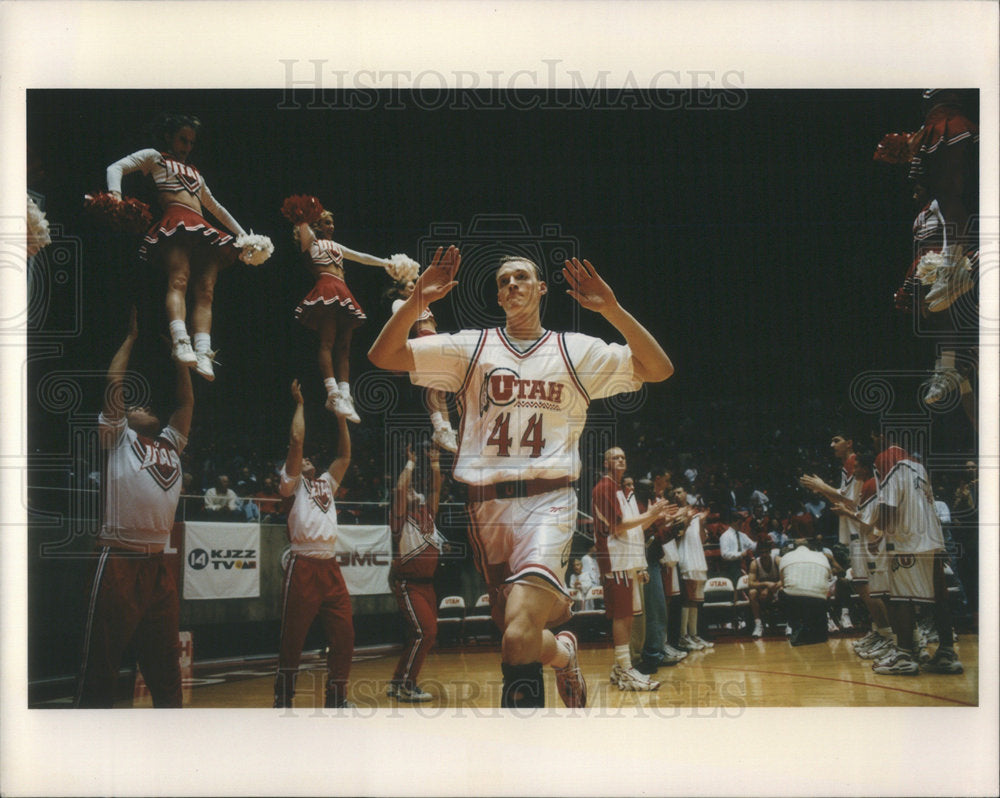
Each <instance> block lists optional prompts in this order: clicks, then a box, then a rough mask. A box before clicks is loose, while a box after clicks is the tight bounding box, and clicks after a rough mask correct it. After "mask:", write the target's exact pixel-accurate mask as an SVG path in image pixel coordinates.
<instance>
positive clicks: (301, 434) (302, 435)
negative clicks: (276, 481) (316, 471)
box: [285, 380, 306, 495]
mask: <svg viewBox="0 0 1000 798" xmlns="http://www.w3.org/2000/svg"><path fill="white" fill-rule="evenodd" d="M292 398H293V399H294V400H295V413H294V414H293V415H292V425H291V427H290V429H289V431H288V454H287V455H285V473H286V474H287V475H288V476H289V477H291V478H292V479H295V477H297V476H298V475H299V474H300V473H301V472H302V447H303V444H304V443H305V440H306V417H305V407H304V404H305V403H304V401H303V399H302V389H301V388H300V387H299V381H298V380H292ZM289 495H290V494H289Z"/></svg>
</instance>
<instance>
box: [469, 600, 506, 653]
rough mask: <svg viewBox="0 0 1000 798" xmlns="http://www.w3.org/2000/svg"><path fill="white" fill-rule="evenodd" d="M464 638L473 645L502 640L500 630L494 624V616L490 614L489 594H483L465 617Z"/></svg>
mask: <svg viewBox="0 0 1000 798" xmlns="http://www.w3.org/2000/svg"><path fill="white" fill-rule="evenodd" d="M463 637H464V639H465V640H467V641H469V642H471V643H478V642H479V641H480V640H482V639H486V640H488V641H490V642H496V641H498V640H499V639H500V630H499V629H497V626H496V624H495V623H493V616H492V615H491V614H490V596H489V593H483V595H481V596H480V597H479V598H478V599H476V603H475V604H473V605H472V609H470V610H469V612H468V614H467V615H466V616H465V627H464V632H463Z"/></svg>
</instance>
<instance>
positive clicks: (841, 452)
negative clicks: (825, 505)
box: [799, 434, 889, 645]
mask: <svg viewBox="0 0 1000 798" xmlns="http://www.w3.org/2000/svg"><path fill="white" fill-rule="evenodd" d="M830 450H831V451H832V452H833V456H834V457H836V458H837V459H838V460H839V461H840V487H839V488H834V487H833V486H832V485H829V484H828V483H826V482H824V481H823V480H822V479H821V478H820V477H818V476H816V475H815V474H805V475H803V476H802V477H800V478H799V484H800V485H802V487H804V488H806V489H807V490H811V491H813V492H814V493H818V494H819V495H820V496H822V497H823V498H825V499H826V500H827V501H828V502H830V505H831V506H833V505H837V504H840V503H843V504H845V505H847V506H849V507H852V508H857V506H858V505H859V503H860V497H861V487H862V485H863V480H861V479H857V478H855V476H854V471H855V464H856V461H857V455H856V454H855V453H854V440H853V439H852V438H848V437H847V436H846V435H841V434H836V435H834V436H833V437H832V438H831V439H830ZM839 542H840V544H841V545H843V546H848V547H849V550H850V552H851V585H852V587H853V588H854V591H855V592H856V593H857V594H858V596H859V597H860V598H861V601H862V602H863V603H864V605H865V608H866V609H867V610H868V614H869V615H870V616H871V619H872V629H871V630H870V631H869V632H868V634H867V635H865V637H864V638H862V640H863V641H864V643H865V645H867V644H868V643H871V642H873V641H874V640H875V637H876V635H877V634H878V632H877V631H876V630H878V629H884V628H887V627H888V626H889V616H888V614H887V613H886V609H885V604H883V603H882V602H881V601H880V600H878V599H875V598H872V595H871V588H870V585H869V583H868V560H869V557H868V554H867V546H866V544H867V543H868V535H867V534H864V533H863V532H862V529H861V527H860V525H859V524H858V522H857V521H856V520H854V518H853V517H851V516H850V515H844V514H841V516H840V523H839ZM845 621H846V623H845ZM849 624H850V618H849V617H848V616H847V608H846V607H845V608H844V616H843V617H841V626H842V627H845V628H846V627H847V625H849Z"/></svg>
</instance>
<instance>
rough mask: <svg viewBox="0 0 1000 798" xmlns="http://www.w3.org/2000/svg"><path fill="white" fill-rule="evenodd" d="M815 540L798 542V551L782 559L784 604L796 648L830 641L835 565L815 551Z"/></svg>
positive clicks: (779, 567)
mask: <svg viewBox="0 0 1000 798" xmlns="http://www.w3.org/2000/svg"><path fill="white" fill-rule="evenodd" d="M813 546H815V543H814V541H813V540H812V539H810V540H807V539H805V538H798V539H797V540H796V541H795V548H793V549H792V550H791V551H790V552H788V554H785V555H783V556H782V557H781V561H780V562H779V564H778V573H779V574H780V575H781V584H782V603H783V605H784V606H785V614H786V615H787V617H788V622H789V624H790V625H791V627H792V636H791V640H790V641H789V642H791V644H792V645H793V646H803V645H809V644H811V643H825V642H826V640H827V632H828V629H827V614H826V613H827V592H828V590H829V586H830V577H831V574H832V572H833V571H832V567H831V561H830V559H828V558H827V556H826V555H825V554H823V552H822V551H815V550H814V548H813Z"/></svg>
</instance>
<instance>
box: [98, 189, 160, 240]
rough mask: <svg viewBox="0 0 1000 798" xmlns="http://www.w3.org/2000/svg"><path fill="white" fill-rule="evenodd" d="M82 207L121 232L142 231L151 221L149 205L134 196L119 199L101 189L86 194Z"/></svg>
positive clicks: (136, 232) (146, 228) (147, 227)
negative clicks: (100, 190) (94, 192)
mask: <svg viewBox="0 0 1000 798" xmlns="http://www.w3.org/2000/svg"><path fill="white" fill-rule="evenodd" d="M83 207H84V208H85V209H86V210H87V211H88V212H89V213H91V214H92V215H93V216H94V217H95V218H96V219H98V220H99V221H100V222H102V223H104V224H106V225H108V226H110V227H112V228H114V229H115V230H120V231H121V232H123V233H135V234H138V233H144V232H145V231H146V230H148V229H149V226H150V225H151V224H152V223H153V214H152V213H150V210H149V206H148V205H147V204H146V203H145V202H143V201H142V200H137V199H136V198H135V197H128V198H126V199H121V200H120V199H118V198H117V197H115V196H114V195H113V194H109V193H108V192H104V191H102V192H98V193H97V194H87V195H86V196H85V197H84V203H83Z"/></svg>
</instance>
